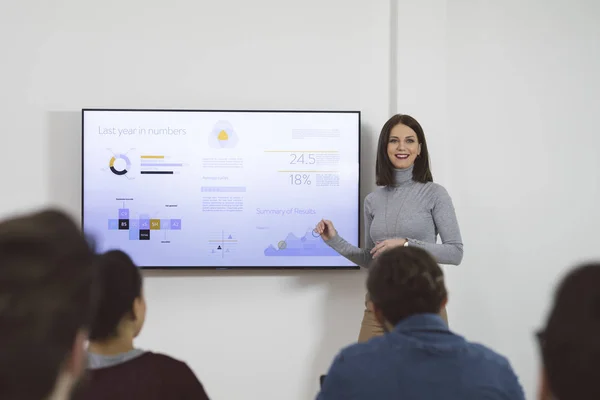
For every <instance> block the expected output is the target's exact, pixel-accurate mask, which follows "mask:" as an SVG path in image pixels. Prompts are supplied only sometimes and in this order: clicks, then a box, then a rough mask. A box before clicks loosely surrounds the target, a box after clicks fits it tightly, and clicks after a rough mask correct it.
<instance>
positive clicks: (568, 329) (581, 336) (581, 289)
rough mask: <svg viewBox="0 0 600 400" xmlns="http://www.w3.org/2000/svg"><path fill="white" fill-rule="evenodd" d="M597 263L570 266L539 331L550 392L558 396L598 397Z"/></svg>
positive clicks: (599, 320)
mask: <svg viewBox="0 0 600 400" xmlns="http://www.w3.org/2000/svg"><path fill="white" fill-rule="evenodd" d="M599 288H600V263H588V264H583V265H580V266H578V267H576V268H575V269H573V270H572V271H571V272H570V273H569V274H567V276H566V277H565V278H564V279H563V281H562V282H561V283H560V285H559V286H558V288H557V290H556V293H555V297H554V304H553V306H552V309H551V310H550V313H549V316H548V320H547V322H546V327H545V328H544V329H543V330H542V331H541V332H539V333H538V339H539V341H540V346H541V354H542V362H543V364H544V369H545V371H546V377H547V379H548V384H549V387H550V391H551V392H552V394H553V395H554V396H555V397H556V398H557V399H561V400H562V399H564V400H570V399H577V400H588V399H590V400H592V399H600V386H598V381H600V368H598V360H600V290H599Z"/></svg>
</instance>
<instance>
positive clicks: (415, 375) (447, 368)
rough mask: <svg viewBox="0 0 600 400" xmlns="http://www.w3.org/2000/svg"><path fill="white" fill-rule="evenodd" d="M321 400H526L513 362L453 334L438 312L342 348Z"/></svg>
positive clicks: (320, 397)
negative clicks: (511, 363) (513, 367)
mask: <svg viewBox="0 0 600 400" xmlns="http://www.w3.org/2000/svg"><path fill="white" fill-rule="evenodd" d="M317 399H318V400H338V399H339V400H342V399H343V400H353V399H356V400H358V399H360V400H363V399H364V400H386V399H394V400H398V399H402V400H413V399H424V400H428V399H432V400H437V399H440V400H442V399H443V400H471V399H472V400H481V399H487V400H493V399H503V400H513V399H514V400H524V399H525V395H524V393H523V389H522V387H521V384H520V383H519V380H518V378H517V376H516V375H515V373H514V372H513V370H512V367H511V366H510V363H509V362H508V360H507V359H506V358H505V357H503V356H501V355H499V354H497V353H495V352H494V351H492V350H490V349H488V348H487V347H485V346H482V345H480V344H475V343H469V342H467V341H466V340H465V339H464V338H463V337H461V336H458V335H455V334H453V333H452V332H450V330H448V327H447V326H446V324H445V323H444V320H443V319H442V318H441V317H439V316H438V315H435V314H420V315H414V316H411V317H409V318H406V319H404V320H402V321H401V322H400V323H399V324H398V325H397V326H396V328H395V329H394V330H393V331H391V332H389V333H387V334H386V335H384V336H380V337H376V338H373V339H371V340H369V341H368V342H366V343H359V344H354V345H351V346H349V347H347V348H345V349H343V350H342V351H341V352H340V353H339V354H338V355H337V356H336V358H335V360H334V361H333V364H332V365H331V368H330V369H329V372H328V373H327V376H326V377H325V382H324V383H323V387H322V389H321V392H320V393H319V394H318V396H317Z"/></svg>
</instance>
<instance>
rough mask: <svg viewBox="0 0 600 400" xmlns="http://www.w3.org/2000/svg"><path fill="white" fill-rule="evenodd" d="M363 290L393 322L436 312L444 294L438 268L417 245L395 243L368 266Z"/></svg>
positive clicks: (430, 257) (386, 317)
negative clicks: (406, 245)
mask: <svg viewBox="0 0 600 400" xmlns="http://www.w3.org/2000/svg"><path fill="white" fill-rule="evenodd" d="M367 290H368V292H369V296H370V298H371V301H372V302H373V305H374V306H375V307H377V308H378V309H379V310H381V313H382V314H383V317H384V318H385V319H386V320H387V321H388V322H389V323H391V324H393V325H396V324H397V323H398V322H400V321H401V320H402V319H404V318H407V317H410V316H411V315H416V314H424V313H432V314H438V313H439V312H440V309H441V307H442V304H443V302H444V301H445V300H446V297H447V295H448V293H447V292H446V286H445V284H444V273H443V271H442V269H441V268H440V266H439V265H438V264H437V262H436V261H435V260H434V258H433V257H432V256H431V255H430V254H429V253H428V252H427V251H425V250H423V249H421V248H418V247H395V248H392V249H390V250H387V251H385V252H383V253H382V254H381V255H380V256H379V257H377V258H376V259H375V260H374V261H373V263H372V264H371V267H370V268H369V277H368V278H367Z"/></svg>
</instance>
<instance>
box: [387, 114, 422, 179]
mask: <svg viewBox="0 0 600 400" xmlns="http://www.w3.org/2000/svg"><path fill="white" fill-rule="evenodd" d="M419 154H421V144H420V143H419V140H418V138H417V134H416V132H415V131H413V130H412V129H411V128H409V127H408V126H406V125H404V124H398V125H396V126H394V127H393V128H392V130H391V131H390V138H389V140H388V146H387V155H388V157H389V158H390V161H391V162H392V165H393V166H394V168H397V169H406V168H409V167H411V166H412V165H413V164H414V163H415V159H416V158H417V156H418V155H419Z"/></svg>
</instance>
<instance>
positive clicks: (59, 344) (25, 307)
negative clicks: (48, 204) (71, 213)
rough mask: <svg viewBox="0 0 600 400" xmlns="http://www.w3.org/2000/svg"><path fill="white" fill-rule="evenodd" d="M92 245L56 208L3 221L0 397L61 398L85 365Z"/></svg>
mask: <svg viewBox="0 0 600 400" xmlns="http://www.w3.org/2000/svg"><path fill="white" fill-rule="evenodd" d="M93 261H94V251H93V249H92V248H91V246H90V245H89V244H88V242H87V241H86V239H85V237H84V235H83V234H82V232H81V231H80V229H79V228H78V227H77V226H76V225H75V223H74V222H73V221H72V220H71V219H70V218H69V217H68V216H67V215H65V214H64V213H62V212H59V211H43V212H37V213H33V214H30V215H22V216H18V217H14V218H11V219H9V220H5V221H3V222H0V327H1V328H0V398H1V399H6V400H9V399H19V400H42V399H48V398H56V399H63V398H67V397H68V396H69V395H70V391H71V390H72V387H73V385H74V384H75V383H76V381H77V379H79V377H80V376H81V374H82V373H83V371H84V369H85V342H86V340H87V329H88V326H89V322H90V318H91V317H92V315H93V305H94V293H93V280H94V277H93V267H92V264H93Z"/></svg>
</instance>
